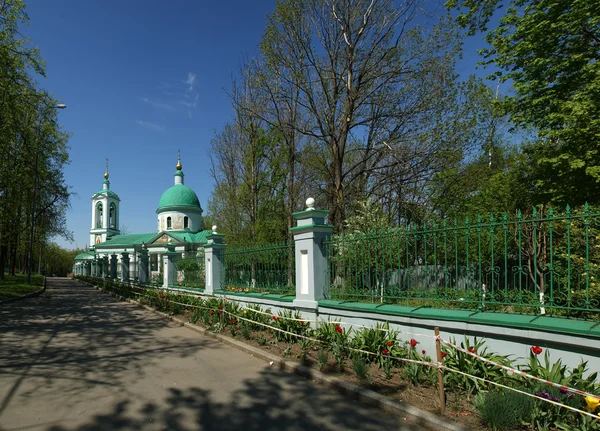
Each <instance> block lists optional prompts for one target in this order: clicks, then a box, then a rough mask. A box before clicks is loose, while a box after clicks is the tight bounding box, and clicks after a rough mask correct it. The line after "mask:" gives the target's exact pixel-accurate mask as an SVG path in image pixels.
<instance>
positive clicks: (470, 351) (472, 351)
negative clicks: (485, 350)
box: [467, 347, 477, 354]
mask: <svg viewBox="0 0 600 431" xmlns="http://www.w3.org/2000/svg"><path fill="white" fill-rule="evenodd" d="M467 350H468V351H469V353H473V354H475V353H477V350H475V349H474V348H473V347H469V348H468V349H467Z"/></svg>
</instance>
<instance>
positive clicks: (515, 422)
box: [475, 390, 534, 430]
mask: <svg viewBox="0 0 600 431" xmlns="http://www.w3.org/2000/svg"><path fill="white" fill-rule="evenodd" d="M475 408H476V409H477V411H478V412H479V414H480V416H481V418H482V419H483V420H484V421H485V422H486V423H487V424H488V425H490V426H491V427H492V429H494V430H505V429H515V428H517V427H519V426H520V425H522V424H523V423H529V422H530V421H531V417H532V414H533V408H534V403H533V398H531V397H528V396H527V395H523V394H520V393H518V392H513V391H509V390H493V391H490V392H485V393H484V392H480V393H479V394H478V395H477V396H476V397H475Z"/></svg>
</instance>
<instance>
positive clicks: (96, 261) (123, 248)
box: [73, 157, 211, 280]
mask: <svg viewBox="0 0 600 431" xmlns="http://www.w3.org/2000/svg"><path fill="white" fill-rule="evenodd" d="M175 169H176V171H175V175H174V179H175V181H174V182H175V184H173V185H172V186H171V187H169V188H168V189H167V190H165V192H164V193H163V194H162V196H161V198H160V201H159V202H158V208H157V209H156V214H157V215H158V217H157V231H156V232H150V233H137V234H123V235H122V234H121V232H120V230H119V219H120V213H119V204H120V202H121V200H120V199H119V196H118V195H117V194H116V193H115V192H114V191H112V190H111V189H110V181H108V163H107V166H106V172H105V173H104V181H103V186H102V190H100V191H98V192H96V193H94V194H93V195H92V227H91V229H90V244H93V245H92V246H90V249H89V251H87V252H85V253H80V254H78V255H77V256H76V257H75V264H74V266H73V272H74V273H75V275H94V276H97V277H102V276H103V277H108V278H122V276H121V273H122V268H127V271H128V277H127V278H128V279H130V280H133V279H137V278H138V276H139V262H140V257H141V256H142V255H143V254H145V253H146V252H147V254H148V258H149V269H150V276H151V277H154V278H156V277H158V276H160V273H161V270H162V268H161V267H162V265H160V262H161V255H162V254H163V253H166V252H167V251H168V250H167V245H169V246H170V248H171V249H173V248H174V250H175V252H176V253H178V254H180V255H181V257H182V258H185V257H193V256H196V254H197V253H200V254H202V253H203V247H202V246H203V244H205V243H206V236H207V235H209V234H210V233H211V231H210V230H203V226H202V207H201V206H200V201H199V200H198V196H197V195H196V193H195V192H194V191H193V190H192V189H191V188H189V187H188V186H186V185H185V184H184V181H183V178H184V174H183V170H182V166H181V159H180V158H179V157H178V158H177V166H176V167H175Z"/></svg>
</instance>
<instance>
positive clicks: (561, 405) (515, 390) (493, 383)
mask: <svg viewBox="0 0 600 431" xmlns="http://www.w3.org/2000/svg"><path fill="white" fill-rule="evenodd" d="M441 368H442V369H444V370H446V371H450V372H452V373H457V374H462V375H463V376H466V377H469V378H472V379H476V380H480V381H482V382H485V383H489V384H491V385H494V386H498V387H501V388H504V389H508V390H510V391H513V392H517V393H519V394H523V395H527V396H528V397H531V398H536V399H538V400H542V401H545V402H547V403H550V404H554V405H556V406H558V407H563V408H565V409H568V410H571V411H574V412H577V413H581V414H582V415H586V416H590V417H592V418H594V419H600V418H599V417H598V416H597V415H595V414H593V413H590V412H586V411H584V410H580V409H578V408H575V407H571V406H568V405H566V404H563V403H560V402H558V401H553V400H550V399H548V398H544V397H540V396H539V395H535V394H530V393H529V392H525V391H521V390H519V389H515V388H511V387H510V386H506V385H503V384H501V383H497V382H494V381H492V380H487V379H484V378H483V377H477V376H472V375H471V374H467V373H464V372H462V371H458V370H455V369H454V368H449V367H446V366H445V365H442V366H441Z"/></svg>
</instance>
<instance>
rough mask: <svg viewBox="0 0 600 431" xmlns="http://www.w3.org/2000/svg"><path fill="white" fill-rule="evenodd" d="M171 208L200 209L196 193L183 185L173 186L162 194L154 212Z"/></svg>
mask: <svg viewBox="0 0 600 431" xmlns="http://www.w3.org/2000/svg"><path fill="white" fill-rule="evenodd" d="M173 207H188V208H190V207H192V208H197V209H201V208H200V201H199V200H198V196H196V193H194V191H193V190H192V189H190V188H189V187H188V186H186V185H183V184H175V185H174V186H171V187H169V188H168V189H167V190H166V191H165V192H164V193H163V195H162V197H161V198H160V202H159V203H158V209H157V210H156V212H159V211H160V210H163V209H171V208H173Z"/></svg>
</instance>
